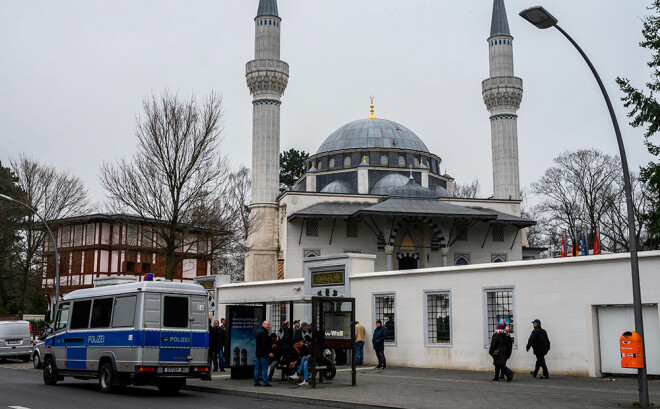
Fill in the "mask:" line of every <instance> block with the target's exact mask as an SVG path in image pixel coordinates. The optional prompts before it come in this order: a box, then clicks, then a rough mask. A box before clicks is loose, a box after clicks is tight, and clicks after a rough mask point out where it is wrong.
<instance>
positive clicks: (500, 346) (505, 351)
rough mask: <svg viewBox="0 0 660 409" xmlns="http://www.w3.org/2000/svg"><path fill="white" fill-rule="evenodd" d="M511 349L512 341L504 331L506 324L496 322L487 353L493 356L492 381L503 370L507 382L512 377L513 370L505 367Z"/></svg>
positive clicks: (497, 378)
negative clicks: (493, 370) (493, 371)
mask: <svg viewBox="0 0 660 409" xmlns="http://www.w3.org/2000/svg"><path fill="white" fill-rule="evenodd" d="M512 350H513V341H512V340H511V337H510V336H509V334H508V333H507V332H506V324H504V323H503V322H501V323H499V324H497V329H496V330H495V333H494V334H493V337H492V338H491V339H490V348H489V349H488V354H490V356H492V357H493V365H494V366H495V377H494V378H493V381H496V382H497V381H499V380H500V373H501V372H504V375H505V376H506V381H507V382H511V380H512V379H513V371H512V370H510V369H508V368H507V367H506V361H507V360H508V359H509V358H511V351H512Z"/></svg>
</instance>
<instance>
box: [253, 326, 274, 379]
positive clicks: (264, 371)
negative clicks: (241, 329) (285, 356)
mask: <svg viewBox="0 0 660 409" xmlns="http://www.w3.org/2000/svg"><path fill="white" fill-rule="evenodd" d="M269 330H270V322H268V321H264V322H263V323H262V324H261V328H259V330H258V331H257V335H256V336H255V342H256V351H255V355H256V356H257V362H256V364H255V365H254V386H261V383H259V380H260V379H261V380H263V382H264V386H272V385H271V384H270V383H268V358H272V357H273V356H274V355H273V353H272V352H270V347H271V343H270V332H268V331H269Z"/></svg>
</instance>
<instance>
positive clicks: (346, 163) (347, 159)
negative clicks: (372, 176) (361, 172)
mask: <svg viewBox="0 0 660 409" xmlns="http://www.w3.org/2000/svg"><path fill="white" fill-rule="evenodd" d="M344 167H345V168H350V167H351V157H350V156H344Z"/></svg>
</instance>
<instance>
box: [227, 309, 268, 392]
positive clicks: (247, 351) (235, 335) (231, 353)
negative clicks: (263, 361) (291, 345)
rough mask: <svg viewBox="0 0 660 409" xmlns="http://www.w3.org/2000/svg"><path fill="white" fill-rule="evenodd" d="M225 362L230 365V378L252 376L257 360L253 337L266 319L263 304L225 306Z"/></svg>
mask: <svg viewBox="0 0 660 409" xmlns="http://www.w3.org/2000/svg"><path fill="white" fill-rule="evenodd" d="M227 315H228V317H227V318H228V322H227V338H228V339H229V345H227V349H226V351H227V355H228V357H226V358H227V362H228V364H229V366H231V377H232V379H244V378H250V377H252V376H253V372H254V365H255V363H256V362H257V357H256V342H255V337H256V335H257V331H258V330H259V328H261V323H262V322H264V321H265V320H266V309H265V308H264V307H263V306H259V307H256V306H246V305H228V306H227Z"/></svg>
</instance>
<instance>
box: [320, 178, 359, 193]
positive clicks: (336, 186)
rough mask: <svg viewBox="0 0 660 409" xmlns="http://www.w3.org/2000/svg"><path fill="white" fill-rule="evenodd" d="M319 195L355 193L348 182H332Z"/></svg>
mask: <svg viewBox="0 0 660 409" xmlns="http://www.w3.org/2000/svg"><path fill="white" fill-rule="evenodd" d="M321 193H355V191H354V190H353V188H352V187H351V185H350V184H349V183H348V182H344V181H343V180H335V181H334V182H332V183H329V184H327V185H326V186H325V187H324V188H323V189H322V190H321Z"/></svg>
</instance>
